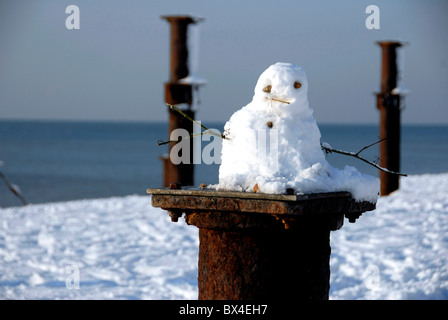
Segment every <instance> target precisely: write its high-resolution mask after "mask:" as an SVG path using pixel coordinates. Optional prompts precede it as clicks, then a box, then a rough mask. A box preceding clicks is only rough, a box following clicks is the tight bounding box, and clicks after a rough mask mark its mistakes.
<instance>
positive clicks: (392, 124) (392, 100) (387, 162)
mask: <svg viewBox="0 0 448 320" xmlns="http://www.w3.org/2000/svg"><path fill="white" fill-rule="evenodd" d="M378 44H379V45H380V46H381V49H382V67H381V92H380V93H378V94H377V107H378V109H379V110H380V139H384V138H385V140H384V141H383V142H382V143H381V144H380V166H381V167H383V168H386V169H389V170H391V171H394V172H400V131H401V124H400V95H399V94H396V93H394V89H395V88H397V83H398V66H397V51H396V50H397V48H398V47H401V46H402V44H401V43H400V42H394V41H386V42H378ZM380 181H381V187H380V195H388V194H390V193H391V192H393V191H395V190H397V189H398V188H399V176H398V175H394V174H390V173H387V172H383V171H380Z"/></svg>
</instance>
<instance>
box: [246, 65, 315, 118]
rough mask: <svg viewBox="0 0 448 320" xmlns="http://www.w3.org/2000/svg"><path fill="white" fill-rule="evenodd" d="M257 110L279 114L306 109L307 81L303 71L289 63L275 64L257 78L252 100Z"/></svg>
mask: <svg viewBox="0 0 448 320" xmlns="http://www.w3.org/2000/svg"><path fill="white" fill-rule="evenodd" d="M252 101H253V102H254V104H255V105H257V108H262V109H266V110H272V111H273V112H276V113H280V114H285V115H286V114H293V113H302V112H303V111H305V110H303V109H308V80H307V78H306V74H305V71H304V70H303V69H302V68H301V67H298V66H296V65H293V64H291V63H282V62H277V63H276V64H273V65H271V66H270V67H269V68H267V69H266V70H265V71H264V72H263V73H262V74H261V75H260V78H258V82H257V84H256V86H255V94H254V97H253V100H252Z"/></svg>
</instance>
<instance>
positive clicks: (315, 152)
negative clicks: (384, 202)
mask: <svg viewBox="0 0 448 320" xmlns="http://www.w3.org/2000/svg"><path fill="white" fill-rule="evenodd" d="M307 91H308V81H307V78H306V74H305V72H304V71H303V69H302V68H300V67H298V66H295V65H292V64H289V63H276V64H274V65H272V66H270V67H269V68H268V69H266V71H264V72H263V73H262V74H261V76H260V78H259V79H258V82H257V84H256V86H255V94H254V97H253V99H252V101H251V102H250V103H249V104H248V105H246V106H245V107H243V108H242V109H240V110H238V111H237V112H235V113H234V114H233V115H232V117H231V118H230V120H229V121H228V122H227V123H226V125H225V127H224V134H225V136H226V138H228V139H225V140H223V146H222V155H221V166H220V169H219V184H218V185H217V188H218V189H224V190H236V191H254V190H255V191H258V192H264V193H280V194H281V193H285V192H286V189H287V188H292V189H294V190H295V192H296V193H316V192H331V191H355V193H356V192H357V191H356V190H355V189H359V184H360V183H362V184H364V185H367V186H364V187H363V188H361V193H359V192H357V193H358V199H359V200H372V201H373V200H376V196H377V188H378V186H379V184H378V181H377V180H378V179H377V178H374V177H371V176H366V175H362V174H360V173H359V172H358V171H357V170H356V169H354V168H352V167H346V168H345V169H344V170H338V169H335V168H333V167H332V166H330V165H329V164H328V162H327V160H326V159H325V155H324V153H323V151H322V149H321V145H320V137H321V135H320V131H319V128H318V126H317V124H316V121H315V119H314V117H313V110H312V109H311V108H310V107H309V104H308V93H307ZM350 182H352V183H350ZM254 187H255V189H254ZM353 187H354V188H353ZM366 188H367V189H366ZM362 190H363V191H362ZM352 193H353V192H352ZM373 193H374V194H373ZM355 196H356V194H355ZM373 198H375V199H373Z"/></svg>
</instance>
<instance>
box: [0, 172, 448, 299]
mask: <svg viewBox="0 0 448 320" xmlns="http://www.w3.org/2000/svg"><path fill="white" fill-rule="evenodd" d="M0 222H1V223H0V257H1V264H0V298H1V299H158V300H159V299H196V298H197V255H198V245H199V243H198V232H197V229H196V228H195V227H191V226H187V225H186V224H185V223H184V222H183V221H182V220H180V221H179V222H178V223H173V222H171V220H170V218H169V216H168V215H167V214H166V213H165V212H163V210H160V209H157V208H153V207H152V206H151V199H150V196H127V197H119V198H107V199H96V200H78V201H70V202H60V203H48V204H36V205H30V206H27V207H12V208H5V209H0ZM331 247H332V254H331V260H330V262H331V271H332V273H331V282H330V285H331V289H330V299H335V300H339V299H378V300H385V299H400V300H405V299H425V300H426V299H447V298H448V261H447V260H448V173H444V174H425V175H412V176H409V177H406V178H402V179H401V188H400V190H399V191H397V192H395V193H393V194H392V195H390V196H388V197H381V198H380V199H379V200H378V203H377V209H376V210H375V211H372V212H366V213H364V214H363V215H362V216H361V218H360V219H359V220H358V221H357V222H356V223H355V224H350V223H349V222H348V221H347V220H346V221H345V222H344V226H343V227H342V229H341V230H338V231H335V232H332V233H331ZM77 281H78V282H77Z"/></svg>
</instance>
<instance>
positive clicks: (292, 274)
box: [148, 189, 375, 300]
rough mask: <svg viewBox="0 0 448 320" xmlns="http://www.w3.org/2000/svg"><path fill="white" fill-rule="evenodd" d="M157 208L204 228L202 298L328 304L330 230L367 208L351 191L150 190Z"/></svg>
mask: <svg viewBox="0 0 448 320" xmlns="http://www.w3.org/2000/svg"><path fill="white" fill-rule="evenodd" d="M148 193H150V194H152V205H153V206H154V207H160V208H163V209H165V210H168V212H169V214H170V216H171V219H172V220H173V221H177V220H178V218H179V217H181V216H182V214H185V221H186V222H187V224H189V225H194V226H196V227H198V228H199V241H200V244H199V263H198V289H199V299H200V300H254V299H273V300H279V299H288V300H292V299H294V300H298V299H300V300H327V299H328V298H329V290H330V253H331V248H330V231H334V230H338V229H340V228H341V227H342V225H343V221H344V216H345V217H347V218H348V219H349V221H350V222H355V221H356V219H357V218H358V217H359V216H360V215H361V214H362V213H363V212H365V211H370V210H374V209H375V204H374V203H370V202H356V201H354V200H353V199H352V197H351V195H350V193H347V192H335V193H325V194H311V195H270V194H259V193H245V192H218V191H211V190H193V189H186V190H173V189H148Z"/></svg>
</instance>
